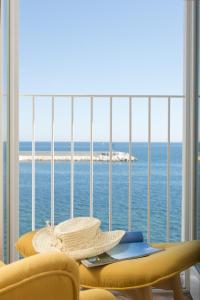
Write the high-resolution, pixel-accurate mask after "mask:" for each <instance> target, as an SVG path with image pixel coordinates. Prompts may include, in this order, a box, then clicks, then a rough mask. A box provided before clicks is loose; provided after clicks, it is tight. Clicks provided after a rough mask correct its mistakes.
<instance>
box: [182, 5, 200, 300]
mask: <svg viewBox="0 0 200 300" xmlns="http://www.w3.org/2000/svg"><path fill="white" fill-rule="evenodd" d="M198 1H199V0H184V2H185V3H184V4H185V30H184V34H185V36H184V51H185V53H184V96H185V101H184V105H183V188H182V240H183V241H187V240H192V239H195V238H196V189H197V185H196V179H197V141H198V140H197V120H198V115H197V113H198V109H197V108H198V107H197V96H198V93H197V74H198V70H197V33H198V31H197V20H198V9H197V8H198ZM185 283H186V288H187V289H190V292H191V294H192V295H193V299H194V300H197V299H199V296H196V295H199V293H198V290H199V288H200V276H199V275H198V272H197V271H196V272H195V267H193V268H191V270H190V272H186V281H185ZM194 283H195V284H194Z"/></svg>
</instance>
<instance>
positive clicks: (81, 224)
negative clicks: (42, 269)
mask: <svg viewBox="0 0 200 300" xmlns="http://www.w3.org/2000/svg"><path fill="white" fill-rule="evenodd" d="M100 225H101V222H100V220H99V219H97V218H93V217H76V218H72V219H69V220H67V221H64V222H62V223H60V224H58V225H57V226H55V228H54V235H55V236H56V238H58V239H59V240H60V241H61V242H62V244H63V246H65V247H66V248H68V249H69V250H70V248H74V247H76V248H78V247H79V245H82V244H85V243H87V242H88V241H89V240H92V239H94V237H95V236H96V235H97V232H98V230H99V228H100Z"/></svg>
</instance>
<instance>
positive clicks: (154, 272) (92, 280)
mask: <svg viewBox="0 0 200 300" xmlns="http://www.w3.org/2000/svg"><path fill="white" fill-rule="evenodd" d="M33 236H34V232H30V233H27V234H25V235H23V236H22V237H21V238H20V239H19V240H18V241H17V243H16V248H17V250H18V251H19V252H20V253H21V254H22V255H23V256H29V255H33V254H35V251H34V249H33V246H32V238H33ZM154 246H155V247H158V248H163V249H165V250H164V251H162V252H160V253H157V254H153V255H150V256H147V257H143V258H139V259H133V260H128V261H121V262H118V263H114V264H110V265H107V266H103V267H97V268H90V269H89V268H86V267H84V266H83V265H80V266H79V272H80V285H81V286H82V287H85V288H97V287H101V288H107V289H119V290H120V289H129V288H141V287H145V286H149V285H155V284H156V283H159V282H162V281H163V280H165V279H167V278H170V277H172V276H174V275H176V274H179V273H180V272H181V271H183V270H185V269H187V268H189V267H190V266H192V265H194V264H196V263H197V262H200V241H190V242H184V243H174V244H173V243H168V244H167V243H164V244H154Z"/></svg>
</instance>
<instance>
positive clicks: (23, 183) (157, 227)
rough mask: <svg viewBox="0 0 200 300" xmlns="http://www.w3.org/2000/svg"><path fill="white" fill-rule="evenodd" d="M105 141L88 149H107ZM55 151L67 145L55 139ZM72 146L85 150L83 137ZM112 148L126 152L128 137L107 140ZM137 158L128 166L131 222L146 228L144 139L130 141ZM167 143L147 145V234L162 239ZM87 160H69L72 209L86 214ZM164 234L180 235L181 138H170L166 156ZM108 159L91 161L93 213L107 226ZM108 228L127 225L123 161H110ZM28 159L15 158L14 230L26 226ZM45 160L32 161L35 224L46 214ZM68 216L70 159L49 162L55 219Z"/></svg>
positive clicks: (26, 146) (24, 146)
mask: <svg viewBox="0 0 200 300" xmlns="http://www.w3.org/2000/svg"><path fill="white" fill-rule="evenodd" d="M108 147H109V146H108V143H101V142H96V143H94V151H108ZM20 150H21V151H31V143H30V142H21V143H20ZM36 150H38V151H48V150H50V143H48V142H38V143H36ZM55 150H56V151H66V150H67V151H69V150H70V144H69V143H63V142H56V143H55ZM75 150H76V151H89V143H87V142H84V143H75ZM113 151H124V152H128V143H113ZM132 154H133V155H134V156H135V157H136V158H137V159H138V160H137V161H134V162H133V170H132V174H133V176H132V187H133V191H132V227H133V229H135V230H142V231H143V233H144V235H145V236H146V231H147V178H148V145H147V143H133V153H132ZM166 159H167V144H166V143H152V148H151V240H152V241H165V236H166V174H167V169H166V167H167V165H166ZM89 170H90V166H89V162H75V175H74V213H75V216H87V215H89ZM170 174H171V178H170V237H171V240H172V241H178V240H180V236H181V198H182V191H181V189H182V144H180V143H172V144H171V160H170ZM108 179H109V164H108V163H107V162H104V163H103V162H94V216H96V217H98V218H100V219H101V220H102V228H103V229H108V194H109V193H108V191H109V185H108V182H109V180H108ZM112 180H113V190H112V193H113V202H112V205H113V229H119V228H121V229H127V226H128V218H127V216H128V209H127V208H128V163H127V162H118V163H113V177H112ZM31 181H32V173H31V163H29V162H21V163H20V234H22V233H24V232H26V231H29V230H31V188H32V187H31ZM50 182H51V164H50V162H36V227H37V228H39V227H42V226H44V224H45V220H47V219H50V195H51V186H50ZM69 217H70V163H69V162H55V223H59V222H61V221H63V220H65V219H67V218H69Z"/></svg>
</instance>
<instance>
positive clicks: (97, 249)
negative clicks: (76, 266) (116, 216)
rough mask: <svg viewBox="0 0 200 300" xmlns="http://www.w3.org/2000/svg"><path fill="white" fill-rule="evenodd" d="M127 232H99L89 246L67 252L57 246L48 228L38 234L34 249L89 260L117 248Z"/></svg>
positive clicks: (79, 246)
mask: <svg viewBox="0 0 200 300" xmlns="http://www.w3.org/2000/svg"><path fill="white" fill-rule="evenodd" d="M124 234H125V231H123V230H115V231H108V232H103V231H100V230H99V231H98V233H97V235H96V236H95V238H94V239H92V240H89V241H87V244H84V243H81V242H80V244H79V245H77V247H76V248H75V247H74V248H71V249H70V248H69V249H67V250H62V248H60V245H59V241H58V244H57V245H56V238H55V235H54V234H53V232H51V231H50V230H49V229H48V228H43V229H41V230H39V231H38V232H36V234H35V235H34V237H33V247H34V249H35V250H36V252H38V253H42V252H63V253H66V254H68V255H70V256H72V257H73V258H74V259H76V260H80V259H84V258H89V257H92V256H96V255H99V254H102V253H104V252H106V251H108V250H110V249H112V248H113V247H114V246H116V245H117V244H118V243H119V241H120V240H121V238H122V237H123V235H124Z"/></svg>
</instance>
